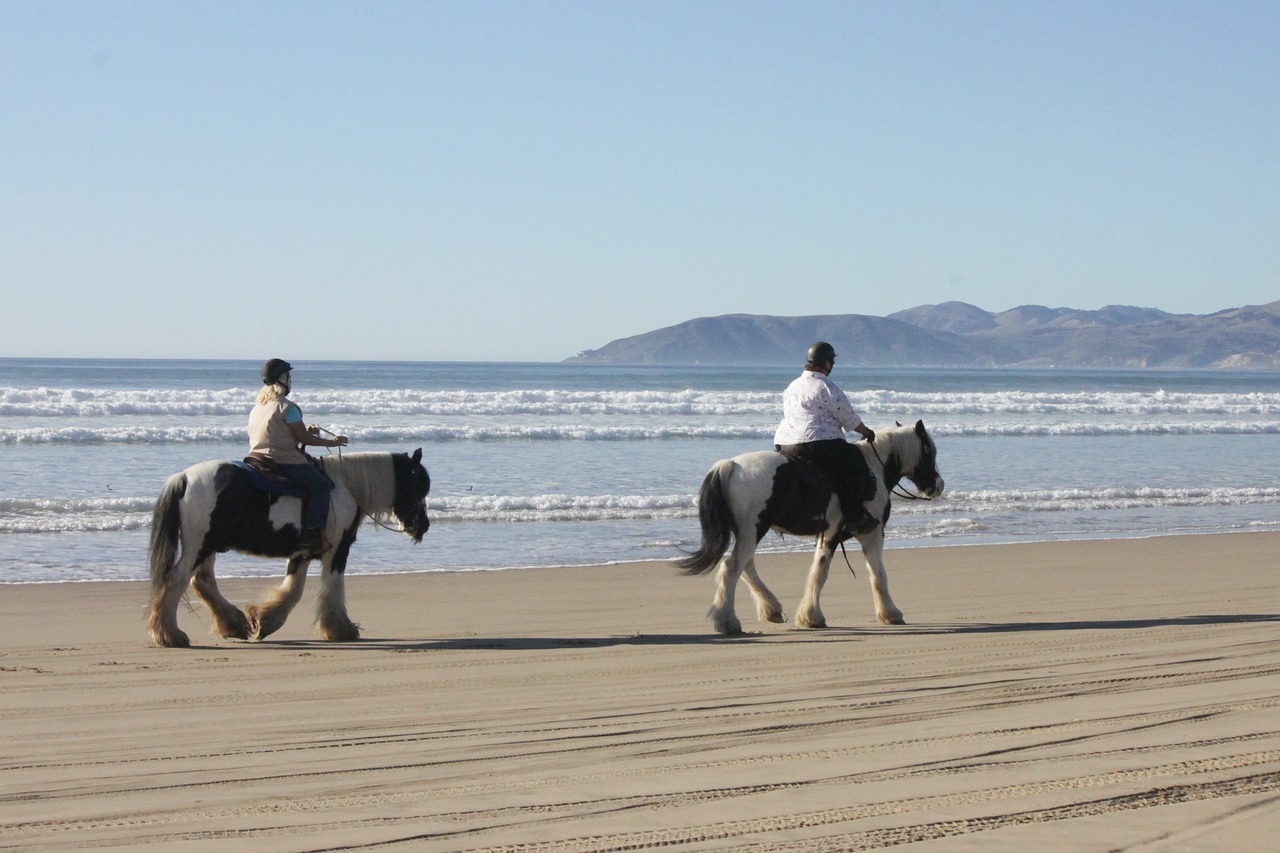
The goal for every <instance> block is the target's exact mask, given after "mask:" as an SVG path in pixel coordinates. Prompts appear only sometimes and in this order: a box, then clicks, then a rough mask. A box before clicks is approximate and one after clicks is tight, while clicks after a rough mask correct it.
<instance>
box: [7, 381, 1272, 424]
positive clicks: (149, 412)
mask: <svg viewBox="0 0 1280 853" xmlns="http://www.w3.org/2000/svg"><path fill="white" fill-rule="evenodd" d="M849 397H850V399H851V401H852V402H853V404H854V407H855V408H858V409H860V410H863V411H865V412H866V413H868V414H874V413H878V412H929V413H933V414H935V415H991V414H1000V415H1005V416H1008V415H1019V414H1029V415H1068V416H1079V417H1091V416H1097V415H1115V416H1120V417H1141V416H1153V415H1175V416H1221V417H1244V416H1263V417H1265V416H1277V417H1280V393H1264V392H1258V393H1188V392H1178V393H1171V392H1164V391H1156V392H1141V393H1139V392H1119V391H1103V392H1093V391H1091V392H1083V391H1082V392H1071V393H1062V392H1057V393H1055V392H1036V391H998V392H939V393H921V392H914V391H864V392H858V393H851V394H850V395H849ZM298 402H299V403H300V404H301V405H302V407H303V409H304V410H305V411H306V413H307V414H308V415H317V416H326V417H332V416H335V415H359V416H373V417H377V416H386V417H404V416H422V417H450V416H468V417H485V416H528V415H535V416H550V417H556V416H583V415H624V416H625V415H643V416H661V417H681V416H689V417H708V418H709V417H753V416H759V417H763V418H765V419H767V420H770V421H772V420H774V419H776V418H777V416H778V414H779V412H780V407H781V401H780V397H779V394H778V393H777V392H769V393H760V392H725V391H695V390H685V391H558V390H548V391H492V392H482V391H480V392H473V391H413V390H369V391H318V392H315V393H308V394H306V395H298ZM252 404H253V392H252V391H249V390H247V389H230V390H225V391H209V390H154V391H153V390H147V391H136V390H103V389H94V388H84V389H74V388H71V389H50V388H36V389H22V388H0V417H19V418H89V417H107V416H139V415H141V416H155V417H166V418H170V417H209V416H214V417H218V416H247V414H248V411H249V409H250V408H251V406H252Z"/></svg>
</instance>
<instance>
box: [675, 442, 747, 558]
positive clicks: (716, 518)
mask: <svg viewBox="0 0 1280 853" xmlns="http://www.w3.org/2000/svg"><path fill="white" fill-rule="evenodd" d="M731 473H733V460H732V459H723V460H721V461H720V462H717V463H716V464H715V465H713V466H712V468H711V470H710V471H708V472H707V476H706V477H705V478H704V479H703V481H702V489H701V490H700V491H699V492H698V522H699V524H700V525H701V526H702V544H701V545H700V546H699V547H698V550H697V551H695V552H693V553H692V554H690V555H689V556H687V557H685V558H684V559H683V560H678V561H677V562H676V566H678V567H679V568H681V569H684V573H685V574H686V575H705V574H706V573H707V572H709V571H711V570H712V569H713V568H715V566H716V564H717V563H719V562H720V558H721V557H723V556H724V552H725V551H726V550H727V549H728V547H729V540H730V538H731V537H732V536H733V534H734V529H733V513H732V512H730V510H729V499H728V497H727V495H726V494H725V484H726V483H727V482H728V480H729V475H730V474H731Z"/></svg>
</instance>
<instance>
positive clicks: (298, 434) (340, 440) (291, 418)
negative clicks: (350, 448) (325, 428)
mask: <svg viewBox="0 0 1280 853" xmlns="http://www.w3.org/2000/svg"><path fill="white" fill-rule="evenodd" d="M284 422H285V425H286V426H288V427H289V432H291V433H293V440H294V441H296V442H298V444H301V445H302V446H303V447H344V446H345V445H346V443H347V437H346V436H345V435H335V436H334V437H333V438H321V437H320V428H319V427H317V426H315V425H314V424H313V425H312V426H307V425H306V424H304V423H303V422H302V410H301V409H299V408H298V407H297V406H295V405H292V404H290V405H289V406H288V407H286V408H285V410H284Z"/></svg>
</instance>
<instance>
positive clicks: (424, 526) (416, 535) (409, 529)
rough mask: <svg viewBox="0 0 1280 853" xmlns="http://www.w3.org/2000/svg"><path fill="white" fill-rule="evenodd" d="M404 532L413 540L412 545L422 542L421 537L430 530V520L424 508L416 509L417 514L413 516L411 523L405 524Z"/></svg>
mask: <svg viewBox="0 0 1280 853" xmlns="http://www.w3.org/2000/svg"><path fill="white" fill-rule="evenodd" d="M403 526H404V532H405V533H407V534H409V538H411V539H413V542H414V544H415V545H416V544H417V543H419V542H421V541H422V537H423V536H426V535H427V531H428V530H429V529H430V528H431V519H430V518H428V517H427V509H426V507H418V512H417V513H416V514H415V515H414V519H413V523H411V524H405V525H403Z"/></svg>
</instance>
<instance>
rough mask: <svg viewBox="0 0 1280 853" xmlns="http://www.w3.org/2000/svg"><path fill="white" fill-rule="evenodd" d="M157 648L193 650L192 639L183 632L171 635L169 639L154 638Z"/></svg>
mask: <svg viewBox="0 0 1280 853" xmlns="http://www.w3.org/2000/svg"><path fill="white" fill-rule="evenodd" d="M152 640H153V641H154V642H155V644H156V645H157V646H160V647H161V648H165V649H189V648H191V638H190V637H188V636H187V635H186V634H185V633H183V632H182V631H178V632H177V633H175V634H171V635H169V636H167V637H152Z"/></svg>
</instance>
